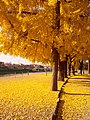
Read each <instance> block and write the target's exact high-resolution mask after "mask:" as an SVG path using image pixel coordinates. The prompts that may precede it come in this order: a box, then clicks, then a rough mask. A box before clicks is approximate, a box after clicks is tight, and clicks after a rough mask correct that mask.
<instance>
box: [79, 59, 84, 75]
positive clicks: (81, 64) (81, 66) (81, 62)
mask: <svg viewBox="0 0 90 120" xmlns="http://www.w3.org/2000/svg"><path fill="white" fill-rule="evenodd" d="M79 63H80V74H81V75H82V71H83V60H81V61H79Z"/></svg>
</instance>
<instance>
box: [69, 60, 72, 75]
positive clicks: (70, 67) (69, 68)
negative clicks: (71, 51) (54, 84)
mask: <svg viewBox="0 0 90 120" xmlns="http://www.w3.org/2000/svg"><path fill="white" fill-rule="evenodd" d="M71 63H72V61H71V58H70V63H69V76H70V75H71V67H72V66H71Z"/></svg>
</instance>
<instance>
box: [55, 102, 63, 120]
mask: <svg viewBox="0 0 90 120" xmlns="http://www.w3.org/2000/svg"><path fill="white" fill-rule="evenodd" d="M64 102H65V101H64V100H60V101H59V105H58V111H57V116H56V118H55V119H53V120H63V118H62V112H63V105H64Z"/></svg>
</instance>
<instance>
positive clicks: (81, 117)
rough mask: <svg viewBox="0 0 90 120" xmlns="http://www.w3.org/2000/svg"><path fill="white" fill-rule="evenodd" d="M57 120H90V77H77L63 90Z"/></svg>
mask: <svg viewBox="0 0 90 120" xmlns="http://www.w3.org/2000/svg"><path fill="white" fill-rule="evenodd" d="M56 120H90V76H75V77H72V78H70V79H69V80H68V83H66V84H65V86H64V87H63V88H62V93H61V97H60V102H59V106H58V111H57V118H56Z"/></svg>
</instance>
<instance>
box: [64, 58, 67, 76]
mask: <svg viewBox="0 0 90 120" xmlns="http://www.w3.org/2000/svg"><path fill="white" fill-rule="evenodd" d="M64 77H65V78H67V60H65V61H64Z"/></svg>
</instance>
